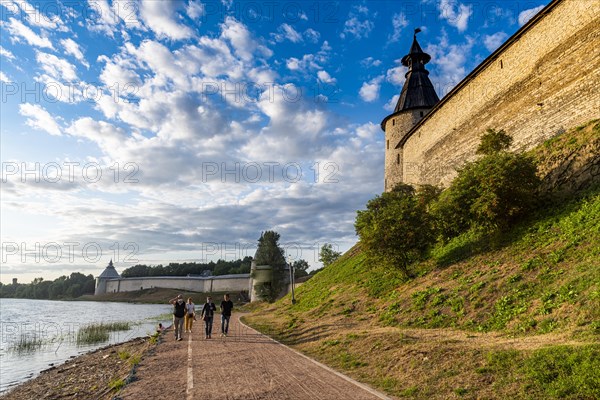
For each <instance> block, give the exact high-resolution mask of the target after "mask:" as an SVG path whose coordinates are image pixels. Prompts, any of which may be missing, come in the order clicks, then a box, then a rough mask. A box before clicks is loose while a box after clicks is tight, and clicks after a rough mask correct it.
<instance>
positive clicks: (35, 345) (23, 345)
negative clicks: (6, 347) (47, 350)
mask: <svg viewBox="0 0 600 400" xmlns="http://www.w3.org/2000/svg"><path fill="white" fill-rule="evenodd" d="M42 345H43V341H42V338H41V337H39V336H38V335H36V334H35V333H34V334H32V335H28V334H25V333H22V334H21V336H19V340H17V341H16V342H15V343H14V344H12V346H11V347H10V349H11V350H12V351H16V352H17V353H30V352H34V351H36V350H38V349H39V348H41V347H42Z"/></svg>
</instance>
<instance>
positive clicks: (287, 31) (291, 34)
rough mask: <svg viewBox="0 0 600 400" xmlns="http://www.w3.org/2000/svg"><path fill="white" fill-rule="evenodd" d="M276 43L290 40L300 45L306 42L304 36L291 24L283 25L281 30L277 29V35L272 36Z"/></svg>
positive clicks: (280, 27) (280, 26)
mask: <svg viewBox="0 0 600 400" xmlns="http://www.w3.org/2000/svg"><path fill="white" fill-rule="evenodd" d="M271 35H272V36H273V38H274V39H275V41H276V42H279V43H281V42H283V41H285V40H289V41H290V42H292V43H300V42H302V41H303V40H304V38H303V37H302V35H301V34H300V33H298V31H296V30H295V29H294V28H293V27H292V26H291V25H289V24H285V23H284V24H281V25H279V28H277V33H272V34H271Z"/></svg>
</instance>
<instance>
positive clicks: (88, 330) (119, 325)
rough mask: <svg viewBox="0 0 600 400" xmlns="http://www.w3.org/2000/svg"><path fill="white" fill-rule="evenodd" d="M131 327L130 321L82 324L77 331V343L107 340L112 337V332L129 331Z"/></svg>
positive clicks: (83, 343)
mask: <svg viewBox="0 0 600 400" xmlns="http://www.w3.org/2000/svg"><path fill="white" fill-rule="evenodd" d="M130 327H131V324H130V323H129V322H109V323H99V324H89V325H85V326H82V327H81V328H80V329H79V331H78V332H77V344H78V345H85V344H94V343H101V342H106V341H108V339H109V338H110V332H114V331H127V330H129V329H130Z"/></svg>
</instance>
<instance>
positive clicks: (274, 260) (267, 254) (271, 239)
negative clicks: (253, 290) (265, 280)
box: [254, 231, 286, 301]
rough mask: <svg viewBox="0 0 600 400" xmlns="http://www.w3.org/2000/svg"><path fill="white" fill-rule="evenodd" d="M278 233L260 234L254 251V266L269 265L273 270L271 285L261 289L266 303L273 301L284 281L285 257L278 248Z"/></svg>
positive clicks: (267, 232)
mask: <svg viewBox="0 0 600 400" xmlns="http://www.w3.org/2000/svg"><path fill="white" fill-rule="evenodd" d="M279 238H280V236H279V233H277V232H275V231H266V232H263V233H261V235H260V238H259V239H258V248H257V249H256V254H255V257H254V258H255V260H256V265H270V266H271V268H272V269H273V275H272V281H271V285H269V286H268V287H265V288H263V289H264V291H263V294H262V296H261V297H263V298H264V299H265V300H267V301H274V300H275V299H277V297H278V296H279V293H281V290H282V289H283V281H284V279H285V276H284V275H285V265H286V262H285V255H284V252H283V249H281V247H279Z"/></svg>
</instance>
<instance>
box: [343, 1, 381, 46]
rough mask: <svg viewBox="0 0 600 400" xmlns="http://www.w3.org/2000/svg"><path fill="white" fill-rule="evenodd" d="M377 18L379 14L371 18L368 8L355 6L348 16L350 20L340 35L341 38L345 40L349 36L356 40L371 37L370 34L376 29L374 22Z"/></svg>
mask: <svg viewBox="0 0 600 400" xmlns="http://www.w3.org/2000/svg"><path fill="white" fill-rule="evenodd" d="M355 11H356V12H355ZM357 13H358V14H357ZM376 16H377V14H374V15H371V16H370V15H369V9H368V8H367V7H366V6H363V5H359V6H354V7H353V10H352V11H350V14H349V15H348V20H346V22H345V23H344V30H343V31H342V33H341V34H340V37H341V38H342V39H345V38H346V36H348V34H349V35H351V36H353V37H354V38H355V39H362V38H366V37H369V34H370V33H371V31H372V30H373V28H374V27H375V23H374V22H373V20H374V19H375V17H376Z"/></svg>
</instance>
